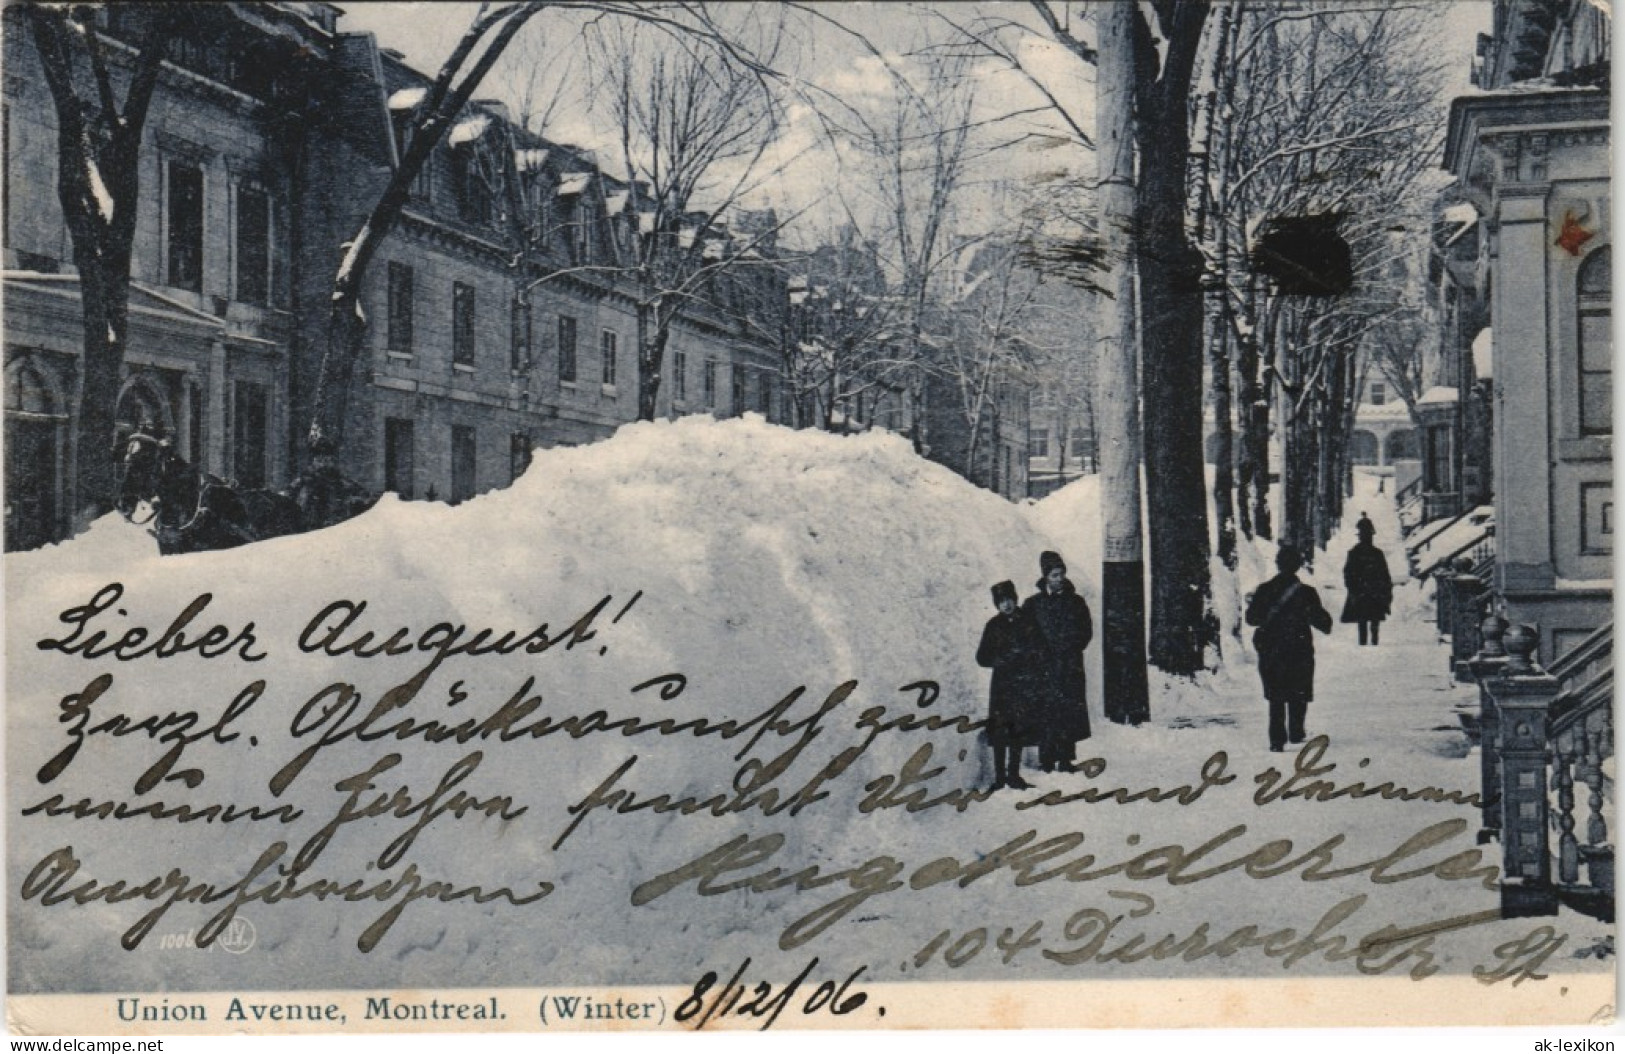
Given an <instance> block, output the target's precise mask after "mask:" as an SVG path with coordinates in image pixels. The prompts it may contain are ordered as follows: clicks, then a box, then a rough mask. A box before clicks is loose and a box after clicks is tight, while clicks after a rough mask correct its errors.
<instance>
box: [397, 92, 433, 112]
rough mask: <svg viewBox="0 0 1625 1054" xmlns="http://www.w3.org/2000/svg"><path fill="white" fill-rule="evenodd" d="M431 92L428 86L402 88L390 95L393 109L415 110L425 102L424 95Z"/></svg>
mask: <svg viewBox="0 0 1625 1054" xmlns="http://www.w3.org/2000/svg"><path fill="white" fill-rule="evenodd" d="M428 94H429V89H427V88H402V89H401V90H400V91H398V92H396V93H395V94H394V95H391V96H390V97H389V108H390V109H391V110H415V109H417V108H418V106H419V105H420V104H421V103H422V102H423V98H424V96H426V95H428Z"/></svg>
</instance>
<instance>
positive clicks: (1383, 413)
mask: <svg viewBox="0 0 1625 1054" xmlns="http://www.w3.org/2000/svg"><path fill="white" fill-rule="evenodd" d="M1409 416H1410V410H1408V409H1406V407H1405V404H1404V402H1403V401H1401V400H1398V399H1396V400H1394V401H1392V402H1386V403H1383V404H1382V405H1381V406H1378V405H1377V404H1376V403H1361V404H1360V405H1359V406H1356V407H1355V408H1354V423H1355V424H1356V425H1358V424H1359V423H1360V422H1361V421H1387V420H1390V419H1393V418H1400V417H1409Z"/></svg>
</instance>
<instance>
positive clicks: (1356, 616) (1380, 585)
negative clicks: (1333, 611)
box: [1341, 514, 1394, 645]
mask: <svg viewBox="0 0 1625 1054" xmlns="http://www.w3.org/2000/svg"><path fill="white" fill-rule="evenodd" d="M1354 529H1355V532H1356V533H1357V534H1358V535H1359V536H1360V541H1359V542H1358V543H1357V544H1356V545H1355V546H1354V548H1352V549H1350V550H1349V556H1348V560H1347V561H1345V562H1344V564H1343V585H1344V586H1345V587H1347V589H1348V599H1347V600H1345V601H1344V602H1343V614H1342V616H1341V621H1343V622H1353V623H1355V624H1357V625H1358V626H1359V627H1360V643H1361V644H1364V643H1365V642H1366V638H1367V637H1370V638H1371V643H1372V644H1373V645H1375V644H1376V643H1377V635H1378V630H1379V629H1380V627H1381V626H1382V620H1383V619H1385V618H1387V617H1388V611H1389V609H1390V608H1391V607H1392V606H1393V602H1394V580H1393V577H1392V576H1391V575H1389V573H1388V557H1387V555H1386V554H1384V553H1383V551H1382V550H1381V549H1378V548H1377V547H1376V545H1375V544H1373V541H1372V540H1373V539H1374V538H1375V537H1376V536H1377V528H1376V526H1375V525H1373V524H1372V522H1371V521H1370V520H1368V519H1366V518H1365V516H1364V515H1363V514H1362V515H1361V516H1360V522H1359V523H1358V524H1356V525H1355V528H1354Z"/></svg>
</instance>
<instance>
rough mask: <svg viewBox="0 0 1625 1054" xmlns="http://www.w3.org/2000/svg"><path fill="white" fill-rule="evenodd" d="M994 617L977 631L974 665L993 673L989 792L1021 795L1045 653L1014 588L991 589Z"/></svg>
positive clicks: (1039, 706) (1038, 713) (1036, 724)
mask: <svg viewBox="0 0 1625 1054" xmlns="http://www.w3.org/2000/svg"><path fill="white" fill-rule="evenodd" d="M993 604H994V606H995V607H997V608H998V609H999V613H998V614H997V615H994V616H993V617H992V618H991V619H989V620H988V622H987V625H986V626H984V627H983V628H982V643H981V645H980V646H978V647H977V649H976V663H977V665H979V666H986V667H989V668H991V669H992V670H993V684H992V687H991V688H990V689H989V691H988V697H987V742H988V745H989V746H990V747H992V748H993V773H994V780H993V789H994V790H998V789H999V788H1001V787H1013V788H1015V789H1016V790H1026V789H1027V788H1028V787H1030V786H1032V784H1030V783H1028V782H1027V781H1026V780H1024V779H1022V778H1021V750H1022V748H1023V747H1029V746H1036V745H1037V744H1038V742H1039V733H1040V731H1041V718H1042V714H1043V693H1044V691H1045V688H1046V685H1047V683H1048V676H1047V667H1048V664H1049V661H1050V660H1049V649H1048V647H1047V646H1046V645H1045V644H1044V635H1043V634H1042V633H1041V632H1040V631H1039V629H1038V623H1037V622H1035V621H1034V620H1033V616H1032V615H1031V613H1029V612H1026V611H1023V610H1022V609H1021V607H1020V605H1019V604H1018V603H1017V599H1016V587H1015V585H1014V584H1013V583H1011V582H1000V583H999V584H998V585H996V586H994V587H993Z"/></svg>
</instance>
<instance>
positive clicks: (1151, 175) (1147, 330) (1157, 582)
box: [1136, 5, 1218, 675]
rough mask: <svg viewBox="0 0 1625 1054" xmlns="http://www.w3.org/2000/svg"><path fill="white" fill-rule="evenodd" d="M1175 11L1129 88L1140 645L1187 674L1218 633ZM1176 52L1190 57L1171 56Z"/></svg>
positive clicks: (1195, 11)
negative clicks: (1137, 346) (1144, 598)
mask: <svg viewBox="0 0 1625 1054" xmlns="http://www.w3.org/2000/svg"><path fill="white" fill-rule="evenodd" d="M1180 11H1182V12H1184V14H1182V15H1176V16H1175V17H1176V19H1182V21H1178V22H1177V23H1176V24H1177V27H1178V28H1177V30H1176V31H1175V39H1172V40H1170V41H1169V44H1168V58H1167V60H1166V61H1165V62H1164V63H1163V71H1162V76H1161V77H1160V78H1158V79H1156V80H1155V81H1152V82H1149V83H1148V82H1147V80H1146V79H1145V77H1144V71H1143V70H1142V71H1141V79H1140V84H1139V88H1140V90H1139V93H1138V95H1137V98H1136V102H1137V108H1136V110H1137V113H1138V114H1139V120H1138V122H1137V125H1136V130H1137V132H1138V137H1139V147H1140V184H1139V199H1138V204H1139V207H1138V219H1139V222H1138V230H1137V232H1136V233H1137V237H1138V242H1137V243H1136V251H1137V253H1138V254H1139V259H1140V260H1141V262H1142V263H1144V264H1145V266H1142V267H1140V269H1139V276H1140V296H1141V312H1140V317H1141V318H1142V320H1143V325H1144V332H1143V334H1142V338H1141V339H1142V347H1143V360H1144V367H1143V368H1144V404H1145V455H1146V457H1145V480H1146V499H1147V504H1148V510H1149V516H1148V517H1147V519H1148V522H1149V524H1150V542H1151V571H1152V574H1151V623H1150V635H1149V645H1148V653H1149V657H1150V660H1151V662H1152V663H1153V664H1154V665H1156V666H1157V667H1158V668H1160V669H1162V670H1165V671H1167V672H1169V673H1173V674H1179V675H1189V674H1194V673H1195V672H1196V671H1198V670H1200V669H1202V668H1203V664H1204V658H1205V652H1206V649H1207V647H1208V646H1209V645H1211V644H1216V643H1217V642H1218V624H1217V621H1216V620H1215V619H1214V617H1213V613H1212V611H1211V610H1210V600H1211V597H1212V589H1211V586H1210V584H1209V577H1208V576H1209V571H1208V557H1209V554H1210V553H1211V552H1212V547H1211V544H1210V542H1209V540H1208V518H1207V483H1206V480H1205V478H1204V475H1205V473H1204V471H1203V452H1202V427H1201V421H1202V314H1203V312H1202V293H1201V276H1202V258H1201V254H1200V253H1199V252H1198V251H1197V249H1196V247H1195V246H1194V245H1193V244H1192V243H1191V240H1190V237H1189V235H1188V234H1187V233H1186V230H1185V210H1186V194H1187V186H1186V179H1187V175H1188V167H1189V159H1190V129H1189V125H1188V123H1187V122H1188V115H1187V109H1188V104H1189V95H1190V90H1189V89H1190V62H1192V61H1194V53H1195V47H1196V44H1197V42H1198V41H1199V38H1200V35H1201V21H1202V17H1203V14H1205V8H1202V7H1200V6H1197V5H1181V7H1180ZM1165 28H1166V27H1165ZM1191 35H1194V37H1195V38H1196V39H1194V40H1193V39H1187V37H1188V36H1191ZM1182 49H1188V51H1182ZM1182 53H1185V54H1188V55H1189V60H1188V61H1185V62H1181V61H1178V56H1179V55H1180V54H1182Z"/></svg>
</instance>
